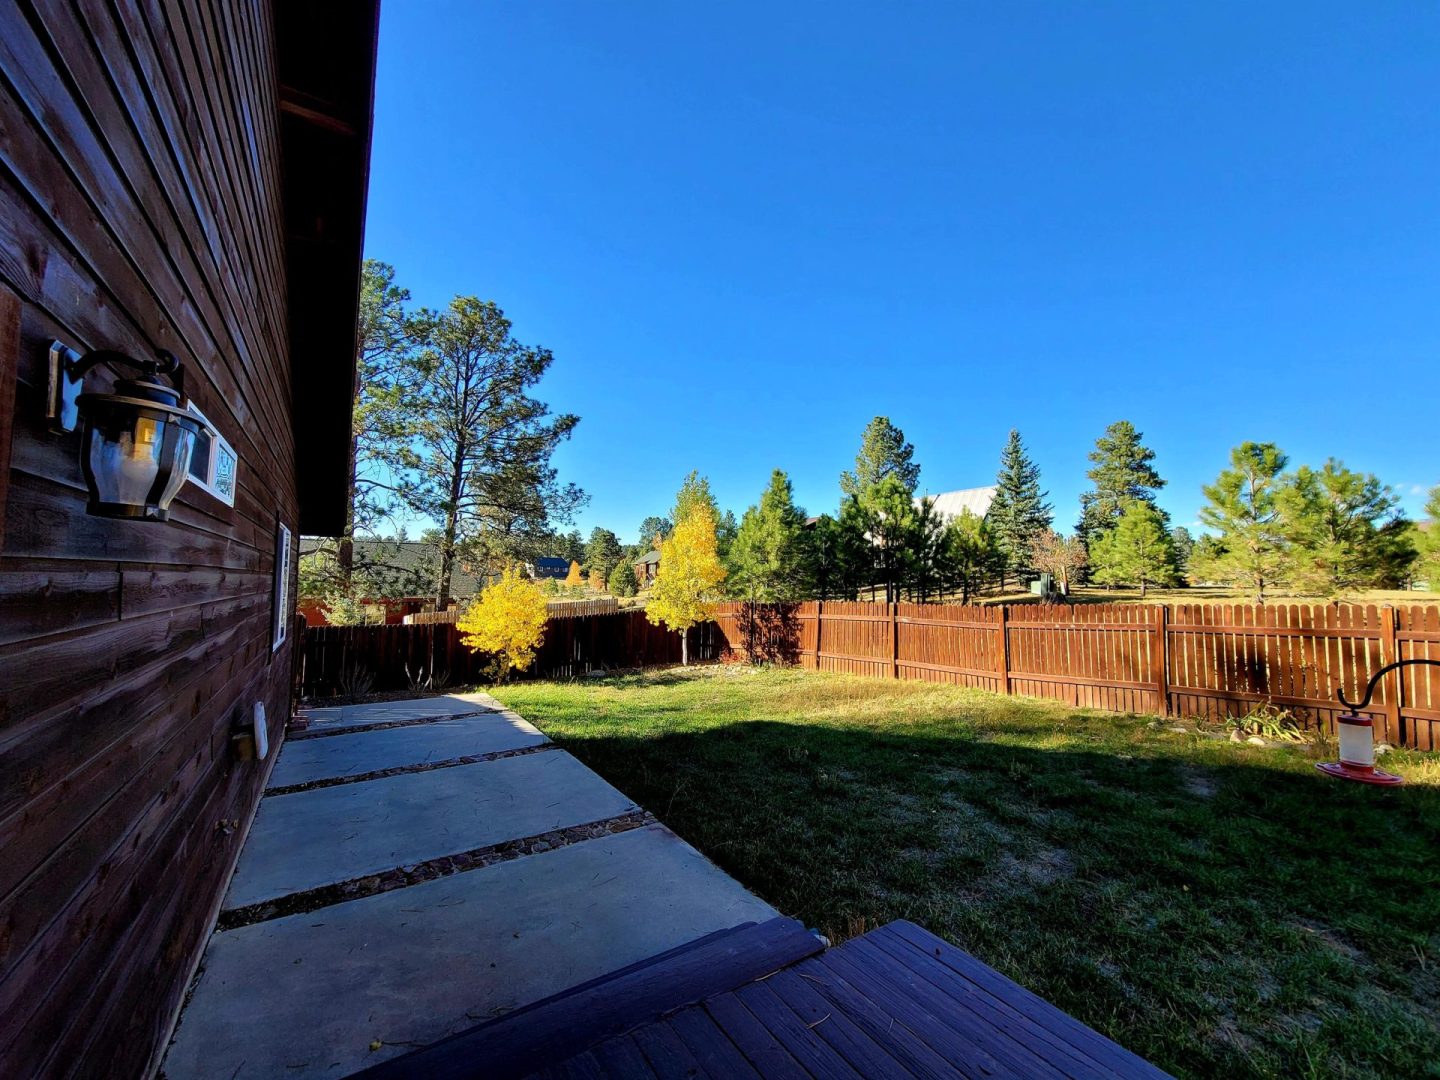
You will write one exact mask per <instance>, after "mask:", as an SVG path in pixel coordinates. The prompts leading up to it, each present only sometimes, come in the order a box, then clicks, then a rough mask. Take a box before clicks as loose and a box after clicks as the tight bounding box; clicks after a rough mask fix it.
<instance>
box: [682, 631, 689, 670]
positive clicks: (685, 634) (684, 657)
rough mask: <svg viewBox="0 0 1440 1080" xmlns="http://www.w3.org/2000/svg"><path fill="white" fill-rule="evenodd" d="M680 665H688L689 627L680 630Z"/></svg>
mask: <svg viewBox="0 0 1440 1080" xmlns="http://www.w3.org/2000/svg"><path fill="white" fill-rule="evenodd" d="M680 666H681V667H689V666H690V628H689V627H688V626H687V627H686V628H685V629H684V630H681V631H680Z"/></svg>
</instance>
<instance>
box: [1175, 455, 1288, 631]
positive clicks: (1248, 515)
mask: <svg viewBox="0 0 1440 1080" xmlns="http://www.w3.org/2000/svg"><path fill="white" fill-rule="evenodd" d="M1288 461H1289V459H1288V458H1287V457H1286V456H1285V455H1284V453H1282V452H1281V450H1280V448H1279V447H1278V446H1276V445H1275V444H1274V443H1257V442H1244V443H1241V444H1240V445H1239V446H1237V447H1235V449H1234V450H1232V451H1230V468H1228V469H1226V470H1224V471H1223V472H1222V473H1221V474H1220V475H1219V476H1218V477H1216V479H1215V482H1214V483H1213V484H1206V485H1205V487H1204V489H1203V490H1204V492H1205V498H1206V499H1207V500H1208V502H1207V504H1206V505H1205V506H1204V507H1202V508H1201V510H1200V521H1201V522H1202V523H1203V524H1204V525H1206V526H1208V527H1209V528H1211V529H1214V530H1215V531H1216V533H1218V534H1219V535H1218V536H1217V537H1216V539H1215V542H1214V543H1213V544H1205V545H1203V549H1202V545H1200V544H1197V545H1196V546H1195V550H1194V551H1193V552H1192V553H1191V555H1190V576H1191V578H1192V580H1197V581H1219V582H1222V583H1224V584H1227V585H1239V586H1242V587H1244V588H1247V589H1249V590H1250V592H1251V594H1252V595H1253V596H1254V598H1255V603H1257V604H1263V603H1264V602H1265V590H1266V589H1267V588H1272V587H1273V586H1274V585H1275V584H1276V583H1277V582H1279V581H1280V580H1281V579H1282V578H1283V577H1284V574H1285V569H1286V563H1287V560H1288V556H1289V541H1288V538H1287V536H1286V530H1285V526H1284V522H1283V521H1282V520H1281V515H1280V502H1279V499H1280V492H1281V490H1282V488H1283V486H1284V479H1283V475H1282V474H1283V473H1284V471H1285V466H1286V464H1287V463H1288Z"/></svg>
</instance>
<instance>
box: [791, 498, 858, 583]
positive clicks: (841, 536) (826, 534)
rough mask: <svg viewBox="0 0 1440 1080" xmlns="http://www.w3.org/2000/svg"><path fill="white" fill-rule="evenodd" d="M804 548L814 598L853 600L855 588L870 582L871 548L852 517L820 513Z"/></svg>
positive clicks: (851, 501) (810, 530) (809, 532)
mask: <svg viewBox="0 0 1440 1080" xmlns="http://www.w3.org/2000/svg"><path fill="white" fill-rule="evenodd" d="M853 502H854V500H850V503H853ZM847 505H849V503H847ZM806 547H807V549H808V561H809V566H810V579H811V581H812V583H813V585H812V591H813V592H814V595H815V598H816V599H817V600H853V599H855V592H856V590H857V589H858V588H859V587H860V586H861V585H866V584H869V575H870V572H871V571H872V570H873V569H874V548H873V547H872V545H871V543H870V541H869V540H868V539H867V538H866V536H865V533H864V530H863V528H860V527H858V526H857V524H856V522H855V521H854V520H853V519H850V518H847V517H846V516H845V515H844V514H842V515H841V516H840V517H839V518H834V517H831V516H830V515H829V514H821V515H820V517H819V518H817V519H816V521H815V524H814V526H813V527H811V528H810V529H809V530H808V535H807V537H806Z"/></svg>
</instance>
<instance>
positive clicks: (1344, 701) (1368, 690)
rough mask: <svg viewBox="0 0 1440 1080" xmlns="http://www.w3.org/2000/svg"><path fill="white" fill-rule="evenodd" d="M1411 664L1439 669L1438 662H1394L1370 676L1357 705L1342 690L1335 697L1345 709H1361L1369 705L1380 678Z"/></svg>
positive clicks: (1439, 664)
mask: <svg viewBox="0 0 1440 1080" xmlns="http://www.w3.org/2000/svg"><path fill="white" fill-rule="evenodd" d="M1411 664H1433V665H1434V666H1435V667H1440V660H1419V659H1416V660H1396V661H1395V662H1394V663H1393V664H1386V665H1385V666H1384V667H1382V668H1381V669H1380V670H1379V671H1377V672H1375V674H1374V675H1371V676H1370V685H1369V686H1367V687H1365V697H1364V698H1362V699H1361V701H1360V703H1359V704H1358V705H1357V704H1356V703H1355V702H1353V701H1351V700H1349V699H1348V698H1347V697H1346V696H1345V690H1344V689H1343V688H1341V689H1340V690H1338V691H1337V692H1336V696H1337V697H1339V699H1340V704H1341V705H1344V706H1345V707H1346V708H1347V709H1363V708H1365V706H1366V705H1369V704H1370V697H1371V695H1372V694H1374V693H1375V687H1376V686H1377V685H1378V684H1379V682H1380V680H1381V678H1383V677H1384V676H1385V675H1387V674H1389V673H1390V672H1392V671H1396V670H1398V669H1400V668H1402V667H1409V666H1410V665H1411Z"/></svg>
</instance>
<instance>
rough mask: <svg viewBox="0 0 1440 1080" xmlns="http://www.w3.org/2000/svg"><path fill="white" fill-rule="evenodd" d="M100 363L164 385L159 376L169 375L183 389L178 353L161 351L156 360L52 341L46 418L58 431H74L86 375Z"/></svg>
mask: <svg viewBox="0 0 1440 1080" xmlns="http://www.w3.org/2000/svg"><path fill="white" fill-rule="evenodd" d="M100 364H119V365H120V366H122V367H127V368H130V369H132V370H134V371H137V372H139V373H140V378H141V381H142V382H147V383H154V384H155V385H157V386H158V385H163V384H162V383H161V382H160V379H159V376H161V375H165V376H168V377H170V381H171V382H172V383H174V384H175V387H176V389H177V390H178V389H180V388H181V385H182V383H181V380H182V378H183V376H184V372H183V370H182V368H181V365H180V361H179V360H177V359H176V358H175V354H174V353H172V352H169V351H167V350H164V349H162V350H160V351H159V352H158V353H156V354H155V359H153V360H135V359H133V358H132V357H129V356H126V355H125V354H124V353H122V352H117V351H116V350H114V349H93V350H91V351H90V352H88V353H85V354H84V355H83V356H82V355H81V354H80V353H78V352H76V351H75V350H74V349H72V348H70V346H68V345H66V344H65V343H64V342H63V341H52V342H51V343H50V387H49V393H48V394H47V396H46V409H45V417H46V419H47V420H49V421H50V426H51V428H53V429H54V430H55V431H58V432H69V431H74V430H75V428H76V426H77V425H78V424H79V422H80V393H81V391H82V390H83V389H84V386H85V376H86V375H87V374H88V373H89V372H90V371H91V369H93V368H95V367H98V366H99V365H100Z"/></svg>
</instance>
